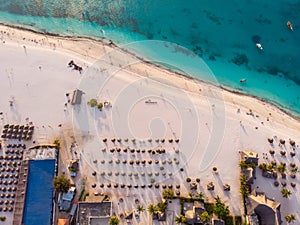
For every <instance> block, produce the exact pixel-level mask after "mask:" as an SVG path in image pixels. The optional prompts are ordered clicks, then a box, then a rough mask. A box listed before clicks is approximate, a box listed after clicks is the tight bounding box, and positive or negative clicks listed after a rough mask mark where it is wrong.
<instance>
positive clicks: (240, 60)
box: [231, 53, 249, 66]
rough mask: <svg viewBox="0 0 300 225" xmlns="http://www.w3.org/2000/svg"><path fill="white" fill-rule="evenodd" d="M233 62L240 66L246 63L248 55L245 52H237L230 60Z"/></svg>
mask: <svg viewBox="0 0 300 225" xmlns="http://www.w3.org/2000/svg"><path fill="white" fill-rule="evenodd" d="M231 61H232V62H233V63H234V64H236V65H238V66H240V65H248V62H249V60H248V57H247V56H246V55H245V54H243V53H242V54H237V55H236V56H235V57H234V58H233V59H232V60H231Z"/></svg>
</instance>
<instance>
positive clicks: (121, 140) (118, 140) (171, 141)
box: [102, 138, 179, 144]
mask: <svg viewBox="0 0 300 225" xmlns="http://www.w3.org/2000/svg"><path fill="white" fill-rule="evenodd" d="M102 141H103V142H104V143H106V142H107V141H108V139H107V138H103V139H102ZM110 141H111V142H113V143H115V142H119V143H121V142H123V141H124V142H129V139H128V138H123V139H122V138H111V139H110ZM147 141H148V142H149V143H151V142H152V141H155V142H156V143H165V142H166V139H165V138H161V139H159V138H156V139H152V138H149V139H148V140H147ZM167 141H168V142H169V143H173V142H176V143H179V138H175V139H173V138H169V139H168V140H167ZM131 142H132V143H133V144H135V143H136V142H137V140H136V139H135V138H132V139H131Z"/></svg>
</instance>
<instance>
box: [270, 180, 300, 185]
mask: <svg viewBox="0 0 300 225" xmlns="http://www.w3.org/2000/svg"><path fill="white" fill-rule="evenodd" d="M280 183H281V185H282V187H286V185H287V183H286V182H285V181H281V182H280ZM280 183H279V181H277V180H276V181H274V186H275V187H278V186H279V184H280ZM290 185H291V186H292V187H296V183H295V182H291V183H290Z"/></svg>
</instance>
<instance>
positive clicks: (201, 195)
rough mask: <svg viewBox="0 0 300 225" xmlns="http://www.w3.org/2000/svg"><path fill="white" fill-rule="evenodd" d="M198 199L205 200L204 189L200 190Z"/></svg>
mask: <svg viewBox="0 0 300 225" xmlns="http://www.w3.org/2000/svg"><path fill="white" fill-rule="evenodd" d="M196 199H197V200H200V201H203V200H204V194H203V192H202V191H200V192H199V193H198V194H197V195H196Z"/></svg>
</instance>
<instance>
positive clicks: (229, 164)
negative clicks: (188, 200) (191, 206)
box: [0, 25, 300, 224]
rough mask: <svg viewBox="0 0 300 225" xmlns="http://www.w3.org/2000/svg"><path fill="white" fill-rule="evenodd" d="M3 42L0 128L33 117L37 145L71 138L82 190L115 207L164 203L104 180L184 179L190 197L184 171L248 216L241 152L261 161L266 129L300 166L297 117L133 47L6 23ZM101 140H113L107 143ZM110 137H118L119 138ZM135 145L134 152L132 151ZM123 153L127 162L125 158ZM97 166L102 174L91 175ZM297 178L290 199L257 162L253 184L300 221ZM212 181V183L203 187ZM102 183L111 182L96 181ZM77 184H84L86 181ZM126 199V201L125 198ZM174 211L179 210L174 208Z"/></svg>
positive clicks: (157, 195) (152, 191) (150, 192)
mask: <svg viewBox="0 0 300 225" xmlns="http://www.w3.org/2000/svg"><path fill="white" fill-rule="evenodd" d="M0 41H1V42H0V52H1V54H0V77H1V82H0V93H1V98H0V112H3V113H2V115H0V118H1V123H0V128H2V127H3V126H4V124H7V123H22V124H25V123H28V122H29V121H31V122H32V123H33V124H34V125H35V126H36V133H35V140H36V142H38V143H45V142H51V141H53V140H54V138H56V137H60V138H62V139H63V138H66V141H65V142H63V145H62V146H63V148H62V151H63V152H62V156H63V158H64V159H65V160H70V159H72V157H78V158H79V159H80V177H87V182H86V188H87V189H88V190H89V191H90V193H91V194H92V193H94V192H96V191H97V192H104V193H108V194H109V195H110V196H111V197H112V201H113V209H114V211H115V212H116V214H117V215H119V214H120V213H124V212H126V211H131V210H134V209H136V203H135V201H134V200H135V199H138V200H139V204H141V205H144V208H147V206H148V205H149V204H151V203H157V202H159V201H160V200H161V192H162V188H161V187H159V188H158V189H156V188H154V187H152V188H147V187H146V188H144V189H142V188H140V187H139V188H134V187H132V188H131V189H129V188H120V187H119V188H114V187H111V188H108V187H107V186H106V185H107V184H108V183H111V184H112V185H113V184H115V183H117V184H119V185H120V184H126V185H127V184H131V185H132V186H134V185H135V184H138V185H141V184H145V185H146V186H147V185H148V184H150V183H151V179H154V182H153V185H154V184H156V183H157V184H160V185H162V184H166V185H169V184H172V185H173V186H175V185H176V184H180V186H181V187H180V193H181V195H184V196H188V193H189V192H190V190H189V184H188V183H187V182H186V178H187V177H190V178H191V179H192V180H195V179H196V178H200V180H201V181H200V184H199V185H198V189H197V191H198V192H199V191H202V192H203V193H204V196H205V199H206V198H208V199H209V200H213V198H214V197H216V196H217V195H219V196H220V197H221V199H222V200H224V202H225V203H226V204H228V205H229V206H230V207H229V208H230V211H231V213H232V214H233V215H242V214H243V207H242V199H241V195H240V193H239V176H240V169H239V167H238V163H239V161H240V156H239V151H243V150H247V151H254V152H257V153H259V157H260V161H259V163H262V162H269V161H270V160H272V157H271V156H270V154H269V149H271V148H272V147H271V146H270V144H269V143H268V141H267V138H269V137H274V136H276V137H277V138H278V139H277V140H279V139H280V138H282V139H285V140H286V142H287V144H286V145H285V146H282V147H279V146H278V142H276V139H275V145H274V150H275V158H276V160H277V162H285V163H287V164H289V163H290V162H295V163H296V165H297V166H300V162H299V160H300V157H299V154H298V150H299V147H298V146H297V148H296V156H295V157H291V156H290V154H289V152H290V151H291V147H290V145H289V143H288V140H289V139H292V140H294V141H295V142H296V144H297V145H298V144H299V143H300V135H299V130H300V120H299V119H295V118H293V117H291V116H290V115H288V114H286V113H284V112H283V111H281V110H279V109H278V108H276V107H275V106H273V105H271V104H268V103H266V102H263V101H260V100H258V99H255V98H253V97H249V96H245V95H239V94H235V93H231V92H229V91H226V90H222V89H220V88H218V87H215V86H212V85H209V84H206V83H203V82H199V81H195V80H193V79H189V78H187V77H183V76H180V75H177V74H175V73H171V72H170V71H167V70H164V69H162V68H158V67H156V66H154V65H151V64H148V63H144V62H142V61H139V62H136V59H135V58H134V57H133V56H132V55H129V54H127V53H124V52H122V51H119V50H118V49H117V48H116V47H114V46H109V45H108V44H103V43H101V42H97V41H93V40H89V39H84V38H61V37H54V36H46V35H42V34H37V33H33V32H30V31H24V30H20V29H16V28H11V27H7V26H2V25H1V26H0ZM70 60H74V62H75V63H76V64H78V65H80V66H81V67H82V68H83V71H82V73H79V71H77V70H72V68H70V67H68V63H69V62H70ZM131 61H132V62H134V64H130V62H131ZM128 62H129V63H128ZM128 64H130V65H128ZM120 65H121V66H123V65H125V66H124V68H120ZM76 88H78V89H80V90H82V91H83V92H84V94H83V96H82V103H81V104H80V105H75V106H73V105H71V104H70V103H68V99H70V97H71V95H72V92H73V91H74V90H75V89H76ZM66 93H69V94H70V96H69V97H67V96H66ZM91 98H96V99H97V100H98V101H100V102H104V101H109V102H110V103H111V104H112V106H111V107H104V108H103V109H102V111H99V110H98V109H96V108H95V109H94V108H91V107H89V106H88V105H87V104H86V103H87V101H89V100H90V99H91ZM10 101H11V103H12V106H10ZM59 124H61V125H62V126H61V127H60V126H58V125H59ZM68 135H69V136H74V138H75V140H76V143H77V146H78V147H77V151H78V153H77V156H74V153H73V152H70V144H71V143H70V142H68V141H67V139H68V138H67V137H66V136H68ZM103 138H107V139H108V140H107V143H104V142H103V141H102V140H103ZM112 138H116V139H117V138H121V139H122V140H121V141H120V142H118V141H115V143H113V142H112V141H111V139H112ZM125 138H128V139H129V140H128V142H125ZM133 138H134V139H136V141H135V143H134V142H132V139H133ZM162 138H165V142H164V143H162V142H161V139H162ZM170 138H171V139H173V142H172V143H170V142H169V139H170ZM177 138H178V139H179V142H178V143H176V142H175V140H176V139H177ZM149 139H152V141H151V142H150V141H149ZM156 139H159V141H158V142H157V141H156ZM112 148H113V149H114V152H113V153H112V152H110V149H112ZM118 148H121V149H122V152H121V153H118V152H117V149H118ZM124 148H127V149H128V152H127V153H124V152H123V149H124ZM103 149H106V150H105V151H103ZM130 149H134V150H135V152H134V153H130V152H129V151H130ZM138 149H139V150H140V152H137V150H138ZM149 149H154V150H155V149H165V150H166V153H165V154H155V155H152V154H149V153H148V150H149ZM282 149H285V150H286V151H287V155H286V157H282V156H280V153H279V151H280V150H282ZM142 150H145V152H144V153H142V152H141V151H142ZM177 150H179V152H178V151H177ZM263 153H264V154H265V153H266V154H267V155H268V156H265V155H264V154H263ZM110 160H112V162H110ZM118 160H120V162H117V161H118ZM123 160H126V161H127V162H128V163H127V164H123V163H122V161H123ZM130 160H133V161H134V164H133V165H130V164H129V161H130ZM136 160H139V161H140V162H141V161H142V160H146V165H145V166H143V165H142V164H141V163H140V164H138V165H137V164H136ZM149 160H152V164H151V165H150V164H149V163H148V161H149ZM156 160H157V161H158V163H157V164H156V162H155V161H156ZM213 167H217V169H218V174H215V173H213V171H212V168H213ZM180 168H183V171H180ZM93 171H96V172H97V175H96V176H92V175H91V174H92V172H93ZM103 172H104V173H105V174H104V175H101V173H103ZM109 172H111V173H112V174H111V175H109ZM116 173H117V174H116ZM123 173H124V174H123ZM156 173H158V174H156ZM149 174H151V176H150V175H149ZM299 176H300V175H299V174H297V176H296V178H295V179H292V178H289V177H288V178H287V179H286V182H287V183H288V185H287V188H288V189H290V190H291V191H292V196H291V197H290V198H283V197H282V194H281V192H280V191H281V189H282V188H281V187H280V186H279V187H274V185H273V182H274V180H272V179H267V178H263V177H262V176H261V173H260V170H259V169H258V170H257V179H256V180H255V183H254V185H253V188H254V189H256V190H258V191H262V192H265V193H266V195H267V196H268V197H270V198H274V199H275V200H276V201H279V202H281V204H282V206H281V214H282V217H284V216H285V215H286V214H288V213H290V214H295V215H296V217H297V220H298V221H299V219H300V211H299V210H298V208H299V207H298V206H299V205H300V194H299V192H297V190H298V188H299V185H300V179H299ZM76 179H79V178H78V177H77V178H76ZM279 180H281V179H279ZM291 181H293V182H295V183H296V187H295V188H292V187H291V186H290V185H289V183H290V182H291ZM209 182H213V183H214V184H215V190H214V191H208V190H207V188H206V185H207V184H208V183H209ZM92 184H96V188H92V187H91V185H92ZM100 184H105V186H104V187H103V188H100ZM223 184H229V185H230V186H231V190H230V191H229V192H226V191H223ZM76 185H77V187H78V188H80V187H81V183H80V184H79V183H78V184H76ZM174 189H175V188H174ZM120 198H123V199H124V202H122V203H120V202H119V199H120ZM178 213H180V211H178V210H177V211H176V210H175V211H174V214H172V215H173V216H176V215H178ZM0 214H1V212H0ZM149 220H150V219H149V216H148V213H147V212H146V211H145V212H144V213H142V214H141V217H140V219H139V220H136V219H134V220H133V224H148V221H149ZM283 221H284V222H283V224H286V222H285V220H284V219H283ZM124 224H125V223H124ZM166 224H171V223H166Z"/></svg>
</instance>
